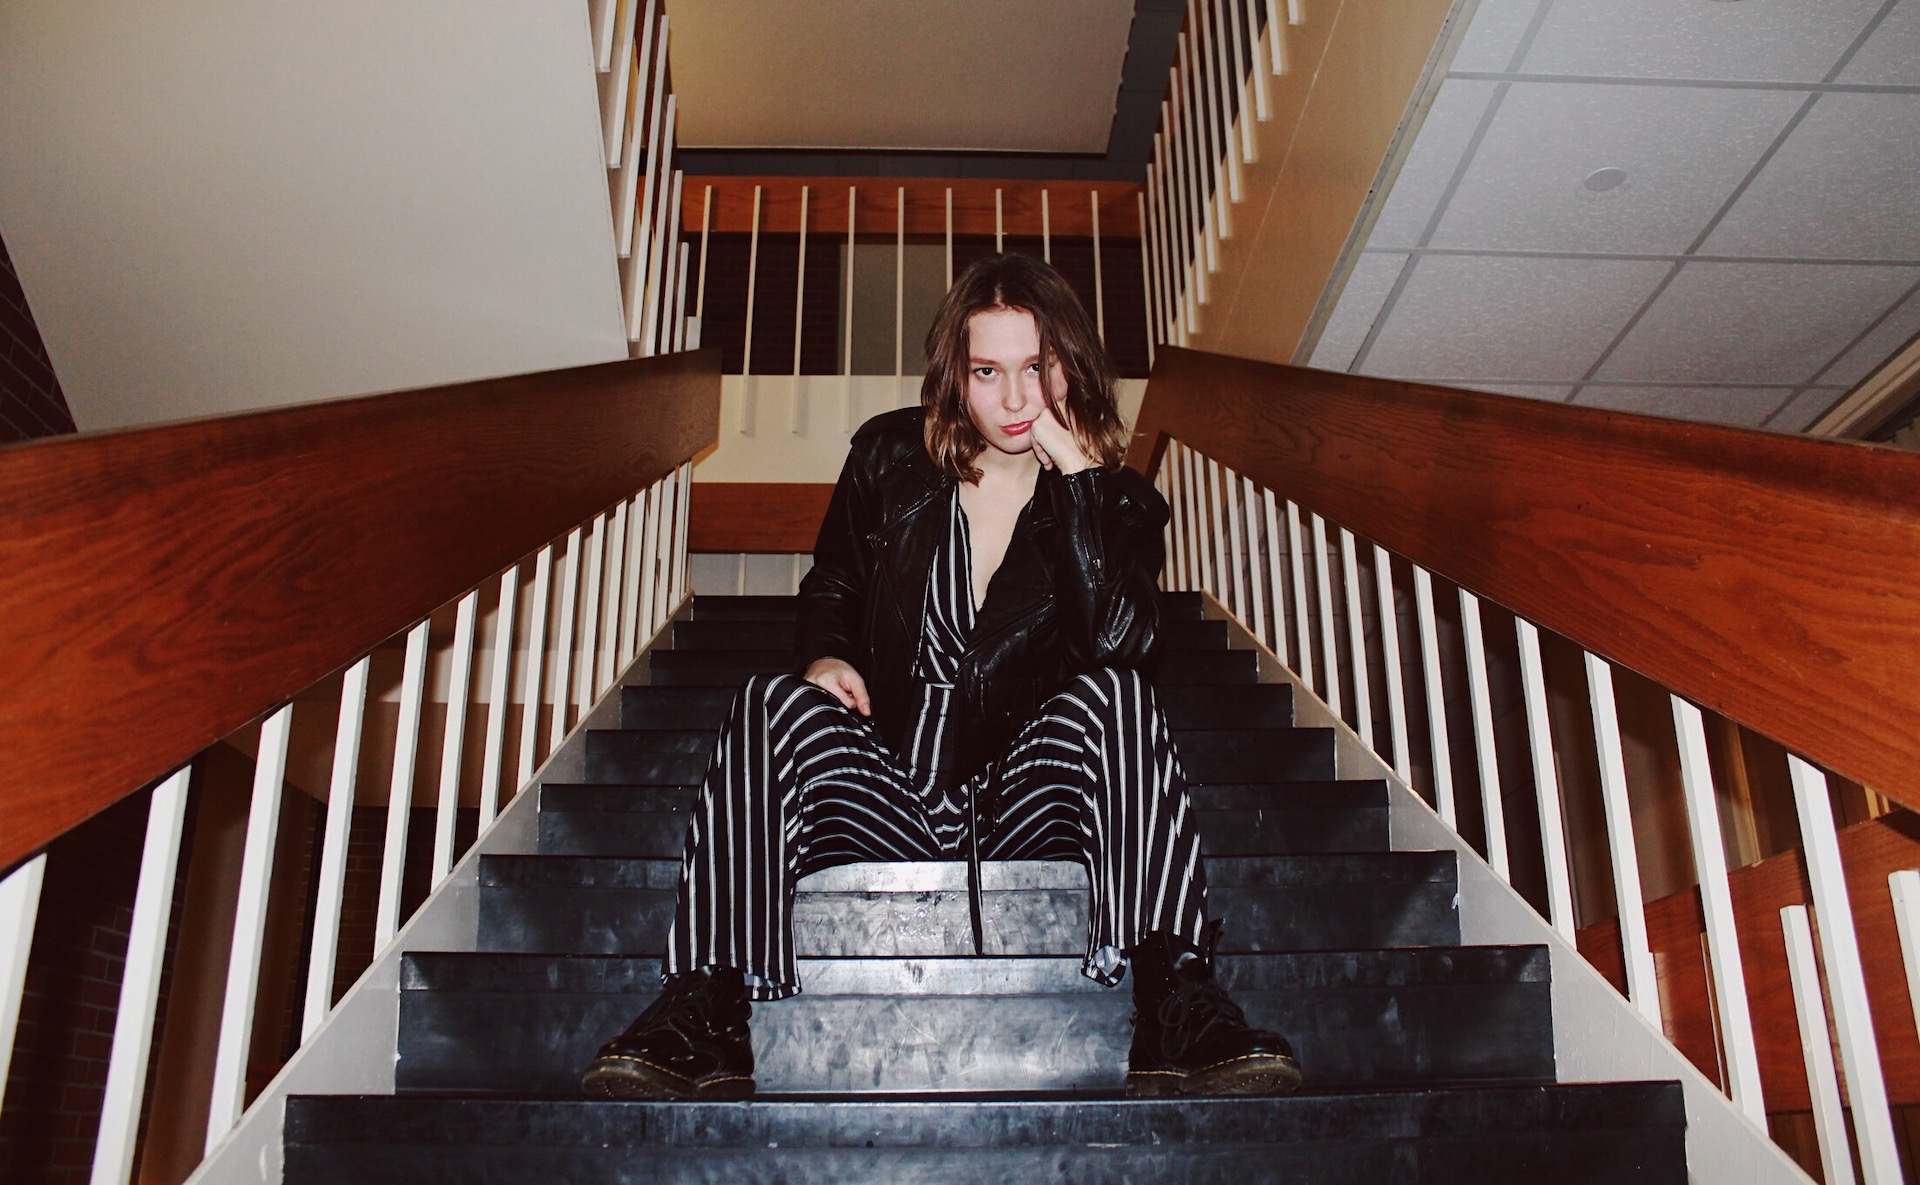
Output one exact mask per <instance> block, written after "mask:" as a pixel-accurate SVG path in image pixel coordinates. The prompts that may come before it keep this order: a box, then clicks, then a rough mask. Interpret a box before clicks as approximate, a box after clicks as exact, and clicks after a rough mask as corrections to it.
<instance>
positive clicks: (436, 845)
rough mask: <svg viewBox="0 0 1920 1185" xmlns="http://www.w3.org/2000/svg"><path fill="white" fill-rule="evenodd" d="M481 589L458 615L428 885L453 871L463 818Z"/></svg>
mask: <svg viewBox="0 0 1920 1185" xmlns="http://www.w3.org/2000/svg"><path fill="white" fill-rule="evenodd" d="M479 610H480V592H479V590H478V589H475V590H474V591H472V592H469V593H468V594H467V595H466V596H464V597H461V598H460V607H459V609H458V610H457V611H456V613H455V614H454V626H453V653H452V655H451V656H450V657H451V658H452V660H453V669H452V672H451V676H450V678H449V679H448V681H447V719H446V727H445V728H444V729H443V730H442V731H441V735H440V798H439V802H438V805H437V807H436V809H435V814H434V826H433V872H432V876H431V879H430V880H429V881H428V884H430V885H432V886H433V887H434V888H439V887H440V882H441V881H443V880H445V879H446V876H447V873H449V872H451V871H452V870H453V830H454V826H453V825H454V823H455V822H456V821H457V820H458V819H459V809H460V767H461V764H462V761H461V759H462V758H463V757H464V756H465V755H466V747H467V746H466V742H467V699H468V696H469V693H470V691H471V689H472V684H473V627H474V621H475V619H476V618H477V617H478V615H479Z"/></svg>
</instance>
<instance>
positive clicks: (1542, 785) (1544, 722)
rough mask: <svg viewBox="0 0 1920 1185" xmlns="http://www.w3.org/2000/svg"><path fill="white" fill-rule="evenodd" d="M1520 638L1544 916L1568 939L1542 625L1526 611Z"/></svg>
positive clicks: (1566, 878)
mask: <svg viewBox="0 0 1920 1185" xmlns="http://www.w3.org/2000/svg"><path fill="white" fill-rule="evenodd" d="M1513 629H1514V633H1515V635H1516V636H1517V637H1518V638H1519V642H1520V692H1521V698H1522V699H1523V700H1524V701H1525V703H1526V709H1527V752H1528V753H1529V754H1530V755H1531V756H1532V758H1533V792H1534V798H1535V800H1536V801H1537V802H1538V803H1539V810H1540V843H1541V848H1542V854H1543V855H1544V856H1545V858H1546V873H1547V916H1548V918H1549V919H1550V920H1551V921H1552V922H1553V928H1554V929H1556V930H1558V931H1560V936H1561V937H1562V938H1565V939H1566V940H1567V941H1568V942H1569V943H1571V942H1573V941H1574V940H1575V938H1574V925H1573V878H1572V876H1571V874H1570V873H1569V871H1568V868H1567V828H1566V823H1565V821H1564V820H1563V819H1562V818H1561V814H1560V767H1559V766H1558V765H1557V764H1555V762H1554V760H1553V726H1552V723H1551V720H1550V718H1549V717H1548V715H1547V677H1546V669H1545V667H1544V666H1543V665H1542V663H1541V661H1540V631H1539V630H1538V629H1536V628H1534V624H1533V623H1532V622H1531V621H1528V620H1527V619H1526V618H1524V617H1515V618H1514V619H1513Z"/></svg>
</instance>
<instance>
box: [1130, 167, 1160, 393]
mask: <svg viewBox="0 0 1920 1185" xmlns="http://www.w3.org/2000/svg"><path fill="white" fill-rule="evenodd" d="M1148 185H1149V186H1151V185H1152V181H1151V179H1149V181H1148ZM1133 206H1134V216H1135V217H1137V218H1139V220H1140V278H1141V284H1140V298H1141V300H1142V301H1143V302H1144V303H1145V305H1146V312H1147V318H1146V326H1147V371H1148V373H1152V371H1153V361H1154V344H1155V339H1156V338H1158V337H1159V336H1160V334H1161V332H1162V330H1161V328H1160V327H1159V325H1157V324H1156V323H1155V317H1154V308H1153V294H1154V291H1155V289H1156V287H1157V286H1158V285H1159V283H1160V278H1159V277H1158V276H1156V275H1154V274H1153V262H1152V259H1151V258H1150V256H1149V253H1148V251H1147V239H1148V233H1147V195H1146V194H1145V193H1136V194H1134V195H1133Z"/></svg>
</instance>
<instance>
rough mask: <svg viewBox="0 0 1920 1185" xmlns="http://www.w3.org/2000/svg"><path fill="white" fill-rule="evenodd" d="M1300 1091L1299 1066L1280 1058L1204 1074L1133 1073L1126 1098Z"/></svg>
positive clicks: (1244, 1061) (1238, 1061)
mask: <svg viewBox="0 0 1920 1185" xmlns="http://www.w3.org/2000/svg"><path fill="white" fill-rule="evenodd" d="M1299 1089H1300V1066H1299V1064H1298V1063H1297V1062H1295V1061H1294V1060H1293V1059H1292V1058H1290V1057H1285V1056H1282V1055H1280V1054H1255V1055H1252V1056H1249V1057H1242V1058H1235V1059H1233V1060H1232V1061H1228V1062H1222V1063H1220V1064H1219V1065H1217V1066H1208V1067H1207V1068H1206V1069H1204V1070H1194V1071H1192V1072H1190V1073H1189V1072H1187V1071H1183V1070H1132V1071H1129V1072H1128V1073H1127V1097H1128V1098H1130V1099H1164V1098H1180V1097H1187V1098H1193V1097H1200V1098H1232V1097H1236V1096H1239V1097H1247V1096H1258V1095H1282V1094H1292V1093H1293V1092H1294V1091H1296V1090H1299Z"/></svg>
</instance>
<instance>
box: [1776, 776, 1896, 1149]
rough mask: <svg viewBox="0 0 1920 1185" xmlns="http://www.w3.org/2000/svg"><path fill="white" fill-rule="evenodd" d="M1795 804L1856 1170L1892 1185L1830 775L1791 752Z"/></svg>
mask: <svg viewBox="0 0 1920 1185" xmlns="http://www.w3.org/2000/svg"><path fill="white" fill-rule="evenodd" d="M1787 767H1788V770H1789V773H1790V774H1791V776H1792V779H1793V804H1794V808H1795V811H1796V813H1798V815H1799V816H1800V844H1801V850H1802V852H1803V853H1804V855H1805V858H1806V862H1807V883H1808V884H1809V885H1810V886H1811V887H1812V889H1813V912H1814V917H1815V918H1816V919H1817V920H1818V921H1819V924H1820V950H1821V954H1822V956H1823V958H1822V960H1821V961H1822V962H1823V963H1824V964H1825V966H1826V971H1827V989H1828V991H1829V992H1831V993H1832V997H1833V1024H1834V1028H1835V1029H1836V1030H1837V1031H1838V1033H1839V1036H1840V1066H1841V1068H1842V1069H1843V1070H1845V1071H1846V1075H1847V1097H1848V1098H1849V1099H1850V1100H1851V1101H1852V1103H1853V1132H1854V1136H1855V1137H1856V1139H1857V1140H1858V1141H1859V1145H1860V1171H1861V1173H1862V1174H1863V1175H1864V1176H1865V1177H1866V1179H1867V1185H1896V1183H1897V1182H1898V1181H1899V1180H1900V1179H1901V1177H1900V1156H1899V1153H1898V1152H1897V1151H1896V1149H1895V1146H1894V1138H1893V1113H1892V1112H1891V1111H1890V1110H1889V1109H1888V1106H1887V1084H1886V1079H1885V1078H1884V1077H1882V1075H1881V1072H1880V1047H1879V1046H1878V1045H1877V1044H1875V1043H1874V1039H1873V1012H1872V1010H1871V1009H1870V1008H1869V1007H1868V1006H1867V981H1866V976H1865V974H1864V972H1863V970H1862V968H1861V965H1860V942H1859V939H1858V938H1857V937H1856V936H1855V934H1854V929H1853V905H1852V902H1851V901H1850V900H1849V899H1848V895H1847V874H1846V870H1845V868H1844V867H1843V866H1842V865H1841V863H1840V837H1839V835H1838V834H1837V833H1835V831H1834V827H1833V805H1832V803H1831V802H1830V801H1829V800H1828V798H1827V778H1826V775H1825V774H1823V773H1821V772H1820V771H1819V770H1817V769H1815V768H1813V766H1811V765H1809V764H1808V763H1807V762H1806V761H1804V760H1803V759H1801V758H1799V757H1795V756H1793V755H1791V754H1789V755H1788V757H1787Z"/></svg>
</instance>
